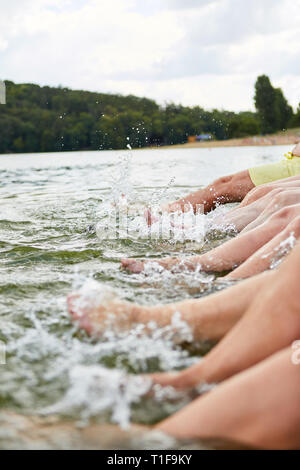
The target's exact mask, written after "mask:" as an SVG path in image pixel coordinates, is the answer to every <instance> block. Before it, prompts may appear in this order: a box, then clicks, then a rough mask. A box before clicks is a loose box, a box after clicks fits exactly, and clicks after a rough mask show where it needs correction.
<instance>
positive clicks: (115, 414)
mask: <svg viewBox="0 0 300 470" xmlns="http://www.w3.org/2000/svg"><path fill="white" fill-rule="evenodd" d="M287 150H290V148H289V147H286V146H285V147H278V146H276V147H242V148H238V147H236V148H216V149H187V150H182V149H174V150H172V149H161V150H139V151H130V150H128V151H124V152H119V151H110V152H106V151H101V152H70V153H56V154H35V155H3V156H0V171H1V179H0V198H1V212H0V214H1V215H0V340H1V341H2V344H4V345H5V347H6V364H2V365H0V407H2V408H8V409H13V410H16V411H18V412H20V413H33V414H39V413H51V412H56V413H58V414H61V415H62V416H70V417H72V418H75V419H78V420H80V421H83V422H87V421H88V420H89V419H90V418H97V419H99V420H104V421H107V420H111V419H112V420H113V421H115V422H119V423H124V422H127V421H128V420H130V419H134V420H135V421H139V422H154V421H156V420H158V419H160V418H161V417H162V416H165V415H166V414H168V413H170V412H172V411H174V409H176V407H177V408H178V407H180V406H182V404H183V403H185V399H184V398H183V399H182V400H181V401H180V403H174V402H172V403H171V402H170V400H169V401H168V399H167V398H166V399H165V400H164V399H162V400H156V399H153V398H152V399H149V400H146V399H141V398H140V396H139V391H138V388H139V384H138V383H134V382H133V383H131V385H130V386H128V387H127V392H126V393H125V392H124V390H123V391H121V390H120V380H121V379H122V377H123V376H122V373H123V372H131V373H134V374H136V373H139V372H149V371H154V370H169V369H180V368H183V367H186V366H188V365H190V364H192V363H194V362H195V361H196V360H198V356H200V355H201V354H202V353H203V352H204V351H205V350H206V349H207V345H202V347H200V349H197V350H191V349H189V348H183V347H181V346H179V345H176V344H175V343H174V342H173V340H172V334H171V332H170V331H159V330H157V329H155V328H154V330H153V334H152V335H150V336H146V335H144V334H141V333H140V332H139V331H137V329H133V330H132V331H130V332H128V333H126V334H123V335H117V334H115V333H113V332H110V334H108V335H106V336H105V337H103V338H102V339H100V340H99V341H95V340H93V339H91V338H89V337H88V336H87V335H86V334H85V333H84V332H82V331H79V330H78V328H77V327H76V325H74V324H72V323H71V321H70V318H69V314H68V312H67V308H66V295H67V294H68V293H69V292H70V291H71V290H72V289H73V288H74V287H78V286H80V285H82V284H84V283H86V282H87V281H88V280H90V279H93V280H96V281H98V282H100V283H101V284H102V285H103V286H104V288H105V286H109V287H113V288H114V289H115V290H116V292H117V294H118V295H119V296H120V297H123V298H125V299H127V300H131V301H135V302H139V303H142V304H155V303H159V302H163V303H164V302H169V301H174V300H180V299H184V298H188V297H191V296H201V295H207V294H208V293H210V292H213V291H214V290H215V289H217V288H220V282H219V283H215V281H214V277H213V276H212V275H209V274H202V273H197V274H192V273H190V274H182V273H178V274H172V275H170V274H168V273H167V274H166V273H165V274H164V275H163V276H161V275H160V274H159V273H157V272H154V271H153V272H152V273H150V274H149V275H148V276H147V277H145V275H143V274H140V275H130V274H129V273H127V272H125V271H122V270H120V258H122V257H135V256H137V257H143V256H149V257H162V256H167V255H170V254H178V255H188V254H194V253H199V252H201V251H202V250H207V249H209V248H210V247H212V246H214V245H215V244H217V243H220V242H222V241H223V240H225V239H226V238H228V237H229V236H232V234H230V233H227V232H226V231H224V232H222V230H220V231H219V232H218V233H217V234H216V233H214V234H213V235H211V234H209V231H208V232H207V234H206V235H207V236H206V237H205V238H204V240H203V241H202V242H199V241H197V240H194V241H193V240H192V241H189V242H187V243H185V244H183V243H180V242H177V243H174V242H170V241H168V240H164V239H162V240H155V239H152V240H149V238H147V237H146V236H144V237H140V236H139V237H138V236H135V234H134V233H129V234H128V236H127V237H121V238H119V239H114V238H113V237H106V236H105V233H101V226H102V225H101V224H102V223H104V222H105V220H106V219H105V218H106V215H105V207H107V205H109V204H110V203H111V200H112V198H113V197H117V196H118V194H126V195H128V204H129V206H130V208H131V209H132V210H133V212H134V211H136V212H137V213H138V212H139V211H141V210H142V208H143V207H144V206H146V205H148V204H150V203H151V202H153V201H156V200H158V199H163V200H164V201H166V200H173V199H175V198H177V197H179V196H182V195H184V194H187V193H188V192H191V191H193V190H195V189H197V188H199V187H201V186H203V185H206V184H207V183H209V182H210V181H212V180H213V179H215V178H217V177H218V176H221V175H224V174H228V173H233V172H235V171H239V170H242V169H245V168H247V167H249V166H253V165H256V164H264V163H267V162H271V161H276V160H278V159H279V158H281V157H282V155H283V153H284V152H285V151H287ZM217 210H218V209H217ZM219 210H223V209H219ZM225 210H228V208H227V209H226V208H225ZM132 217H133V218H134V216H132ZM212 217H213V215H210V216H208V217H207V221H208V222H209V220H212ZM208 225H209V224H208ZM97 227H98V232H97V230H96V229H97ZM99 227H100V228H99ZM120 377H121V379H120ZM122 380H123V379H122ZM121 388H122V387H121ZM123 388H124V387H123ZM125 388H126V387H125ZM171 401H172V400H171Z"/></svg>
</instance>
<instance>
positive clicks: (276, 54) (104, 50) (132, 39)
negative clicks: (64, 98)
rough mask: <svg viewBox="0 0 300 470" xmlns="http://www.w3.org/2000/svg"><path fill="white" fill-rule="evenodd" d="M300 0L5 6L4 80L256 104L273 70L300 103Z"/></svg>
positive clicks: (96, 0)
mask: <svg viewBox="0 0 300 470" xmlns="http://www.w3.org/2000/svg"><path fill="white" fill-rule="evenodd" d="M299 7H300V0H251V1H250V2H241V0H185V1H184V2H183V1H181V0H151V1H150V0H144V1H143V2H140V1H139V0H110V1H109V2H108V1H107V0H22V2H21V1H20V0H10V1H9V2H7V1H6V0H5V1H4V0H0V8H1V17H0V63H1V75H2V76H1V77H0V78H7V79H12V80H14V81H16V82H23V81H30V82H36V83H41V84H50V85H58V84H62V85H64V86H70V87H72V88H81V89H90V90H97V91H104V92H106V91H111V92H120V93H126V94H128V93H135V94H139V95H145V96H149V97H153V98H155V99H157V100H159V101H160V102H164V101H170V100H173V101H175V102H181V103H183V104H189V105H196V104H198V105H200V106H204V107H210V108H211V107H218V108H221V107H223V108H228V109H235V110H241V109H247V108H248V109H249V108H250V107H252V106H253V100H252V98H253V85H254V81H255V79H256V76H257V75H259V74H261V73H266V74H268V75H269V76H270V78H271V80H272V82H273V83H274V85H275V86H282V88H283V91H284V93H285V95H286V96H287V98H288V99H289V100H290V102H291V103H292V104H293V105H294V106H296V105H297V104H298V102H299V101H300V96H299V95H300V93H299V90H300V60H299V59H300V21H299V20H300V8H299Z"/></svg>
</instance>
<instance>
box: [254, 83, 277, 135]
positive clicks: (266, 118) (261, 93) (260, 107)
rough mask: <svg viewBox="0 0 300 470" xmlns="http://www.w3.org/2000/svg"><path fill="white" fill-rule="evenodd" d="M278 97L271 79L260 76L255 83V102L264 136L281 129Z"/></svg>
mask: <svg viewBox="0 0 300 470" xmlns="http://www.w3.org/2000/svg"><path fill="white" fill-rule="evenodd" d="M277 97H278V94H277V93H276V91H275V89H274V88H273V87H272V85H271V82H270V79H269V77H267V75H261V76H259V77H258V78H257V80H256V83H255V96H254V101H255V107H256V109H257V113H258V117H259V121H260V129H261V132H262V133H263V134H267V133H272V132H275V131H276V130H278V129H279V127H280V124H279V123H280V115H279V108H278V102H277Z"/></svg>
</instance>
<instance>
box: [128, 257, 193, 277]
mask: <svg viewBox="0 0 300 470" xmlns="http://www.w3.org/2000/svg"><path fill="white" fill-rule="evenodd" d="M151 264H153V267H154V268H155V264H157V265H159V266H161V267H162V268H164V269H167V270H169V271H174V272H177V271H185V270H188V271H195V269H196V267H197V266H198V261H197V259H196V258H195V259H193V258H186V259H180V258H163V259H156V258H153V259H151V260H150V259H149V260H136V259H134V258H123V259H121V265H122V267H123V268H125V269H127V270H128V271H130V272H132V273H134V274H138V273H141V272H142V271H144V270H145V267H146V265H148V266H149V267H150V265H151Z"/></svg>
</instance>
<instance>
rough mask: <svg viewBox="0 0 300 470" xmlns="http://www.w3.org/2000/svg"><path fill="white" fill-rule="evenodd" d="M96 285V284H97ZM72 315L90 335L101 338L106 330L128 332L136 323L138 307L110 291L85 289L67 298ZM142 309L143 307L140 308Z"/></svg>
mask: <svg viewBox="0 0 300 470" xmlns="http://www.w3.org/2000/svg"><path fill="white" fill-rule="evenodd" d="M95 284H96V283H95ZM67 305H68V310H69V313H70V315H71V316H72V318H73V320H75V321H76V322H77V323H78V324H79V326H80V328H83V329H84V330H86V331H87V333H88V334H90V335H95V336H100V335H101V334H102V333H103V332H104V331H105V330H106V329H112V328H113V329H114V330H115V329H117V330H127V329H129V328H130V327H131V326H132V325H133V324H134V323H135V322H136V318H135V313H136V311H137V310H138V309H139V307H138V306H135V305H134V304H132V303H130V302H126V301H121V300H120V299H118V298H117V297H116V296H115V294H114V293H113V292H112V291H110V290H106V291H103V289H102V291H101V286H100V285H99V290H97V288H95V287H94V288H93V289H90V290H87V289H85V288H83V289H80V290H79V291H76V292H73V293H71V294H70V295H68V297H67ZM140 308H142V307H140Z"/></svg>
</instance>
